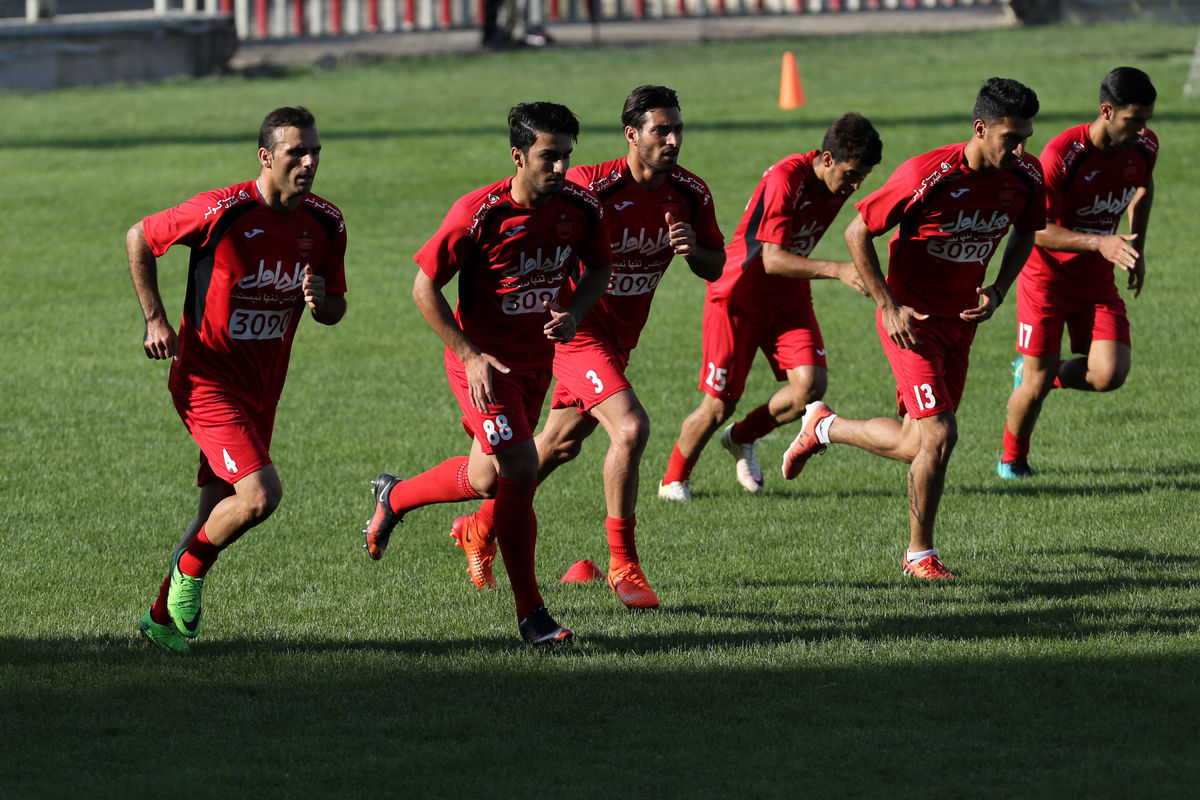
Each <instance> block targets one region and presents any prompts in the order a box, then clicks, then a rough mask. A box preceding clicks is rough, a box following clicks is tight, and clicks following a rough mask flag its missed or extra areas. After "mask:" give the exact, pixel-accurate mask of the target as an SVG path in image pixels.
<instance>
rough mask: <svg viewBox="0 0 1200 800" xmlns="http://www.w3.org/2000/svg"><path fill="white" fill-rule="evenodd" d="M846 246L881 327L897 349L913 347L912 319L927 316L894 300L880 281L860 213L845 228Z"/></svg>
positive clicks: (872, 238) (871, 238) (876, 257)
mask: <svg viewBox="0 0 1200 800" xmlns="http://www.w3.org/2000/svg"><path fill="white" fill-rule="evenodd" d="M846 247H848V248H849V250H850V257H851V258H852V259H854V268H855V269H856V270H857V271H858V276H859V278H860V279H861V280H862V283H863V286H865V287H866V289H867V296H868V297H870V298H871V299H872V300H874V301H875V307H876V308H878V309H879V311H880V314H881V315H882V316H881V321H882V322H883V329H884V331H885V332H886V333H887V335H888V338H889V339H891V340H892V341H893V342H895V344H896V346H897V347H899V348H900V349H901V350H912V349H913V348H915V347H917V346H918V345H919V344H921V340H920V339H918V338H917V334H916V331H915V330H913V320H918V319H928V318H929V315H928V314H921V313H918V312H917V310H916V309H914V308H910V307H908V306H902V305H900V304H899V303H897V302H896V298H895V297H894V296H893V295H892V290H891V289H889V288H888V285H887V281H886V280H884V277H883V268H882V267H880V265H879V255H878V254H877V253H876V252H875V235H874V234H873V233H871V231H870V229H868V228H867V224H866V223H865V222H863V218H862V214H859V215H858V216H856V217H855V218H854V221H853V222H851V223H850V226H849V227H848V228H846Z"/></svg>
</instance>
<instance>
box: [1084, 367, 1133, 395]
mask: <svg viewBox="0 0 1200 800" xmlns="http://www.w3.org/2000/svg"><path fill="white" fill-rule="evenodd" d="M1128 375H1129V371H1128V370H1122V369H1120V368H1119V367H1113V368H1109V369H1099V370H1095V371H1094V372H1093V374H1091V375H1089V376H1088V377H1090V378H1091V384H1092V388H1093V389H1095V390H1096V391H1097V392H1111V391H1113V390H1114V389H1120V388H1121V386H1122V385H1124V383H1125V378H1126V377H1127V376H1128Z"/></svg>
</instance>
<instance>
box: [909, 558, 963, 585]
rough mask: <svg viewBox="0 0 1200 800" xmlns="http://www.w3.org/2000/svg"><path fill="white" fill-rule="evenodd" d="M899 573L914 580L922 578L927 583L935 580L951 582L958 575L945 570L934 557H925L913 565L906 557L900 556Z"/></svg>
mask: <svg viewBox="0 0 1200 800" xmlns="http://www.w3.org/2000/svg"><path fill="white" fill-rule="evenodd" d="M900 572H901V573H903V574H904V575H912V576H913V577H914V578H924V579H925V580H928V581H937V580H952V579H954V578H957V577H958V575H956V574H955V573H953V572H951V571H950V570H948V569H946V567H945V565H944V564H942V562H941V561H939V560H938V557H937V556H936V555H932V556H925V558H922V559H921V560H920V561H918V562H917V563H915V564H913V563H911V562H910V561H909V560H908V556H907V555H902V556H900Z"/></svg>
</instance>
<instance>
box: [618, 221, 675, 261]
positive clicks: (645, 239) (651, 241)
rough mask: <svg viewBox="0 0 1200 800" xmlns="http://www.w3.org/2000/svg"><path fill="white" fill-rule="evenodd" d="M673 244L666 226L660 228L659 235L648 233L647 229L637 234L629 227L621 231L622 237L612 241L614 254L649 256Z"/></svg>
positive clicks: (642, 229)
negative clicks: (631, 231)
mask: <svg viewBox="0 0 1200 800" xmlns="http://www.w3.org/2000/svg"><path fill="white" fill-rule="evenodd" d="M670 246H671V234H670V232H669V231H668V230H667V229H666V228H659V229H658V234H657V235H650V236H647V235H646V229H645V228H641V229H640V230H638V232H637V235H636V236H634V235H632V234H630V232H629V228H625V229H624V230H622V231H621V238H620V239H618V240H617V241H615V242H613V243H612V251H613V255H614V256H616V255H622V254H624V253H638V254H640V255H643V256H648V255H650V254H651V253H657V252H658V251H660V250H663V249H665V248H668V247H670Z"/></svg>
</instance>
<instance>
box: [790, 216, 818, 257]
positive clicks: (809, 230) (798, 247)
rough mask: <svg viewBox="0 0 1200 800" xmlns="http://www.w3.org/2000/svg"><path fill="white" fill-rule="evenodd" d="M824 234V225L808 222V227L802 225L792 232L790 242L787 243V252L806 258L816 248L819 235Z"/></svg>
mask: <svg viewBox="0 0 1200 800" xmlns="http://www.w3.org/2000/svg"><path fill="white" fill-rule="evenodd" d="M824 232H825V225H824V224H822V223H820V222H810V223H809V224H808V225H802V226H801V227H799V228H797V229H796V230H795V231H793V232H792V236H791V241H789V242H788V246H787V250H788V252H789V253H792V254H793V255H797V256H805V257H807V256H808V254H809V253H811V252H812V251H813V248H814V247H816V246H817V242H819V241H820V240H821V235H822V234H823V233H824Z"/></svg>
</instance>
